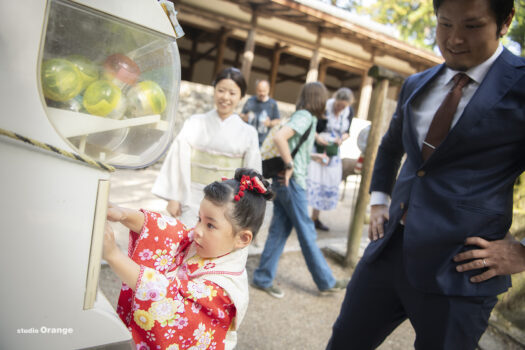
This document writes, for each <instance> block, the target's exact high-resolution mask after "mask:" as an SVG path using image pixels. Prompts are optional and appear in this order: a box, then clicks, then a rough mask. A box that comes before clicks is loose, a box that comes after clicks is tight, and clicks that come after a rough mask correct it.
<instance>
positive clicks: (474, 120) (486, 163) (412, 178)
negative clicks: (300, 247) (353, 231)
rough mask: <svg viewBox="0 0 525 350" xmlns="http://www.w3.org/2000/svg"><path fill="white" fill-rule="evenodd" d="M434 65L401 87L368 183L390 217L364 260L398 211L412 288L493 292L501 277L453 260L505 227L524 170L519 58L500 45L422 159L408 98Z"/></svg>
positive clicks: (375, 251) (523, 78)
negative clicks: (384, 198)
mask: <svg viewBox="0 0 525 350" xmlns="http://www.w3.org/2000/svg"><path fill="white" fill-rule="evenodd" d="M443 68H444V65H443V64H442V65H439V66H436V67H433V68H431V69H428V70H426V71H424V72H421V73H418V74H415V75H413V76H410V77H409V78H408V79H407V80H406V81H405V83H404V85H403V87H402V89H401V92H400V96H399V101H398V105H397V108H396V112H395V114H394V116H393V118H392V121H391V123H390V126H389V129H388V131H387V132H386V134H385V136H384V137H383V139H382V142H381V145H380V146H379V150H378V155H377V159H376V162H375V167H374V172H373V177H372V184H371V188H370V189H371V191H381V192H385V193H388V194H391V197H392V202H391V206H390V220H389V221H388V222H387V223H386V224H385V237H384V238H383V239H379V240H377V241H375V242H371V243H370V244H369V246H368V247H367V249H366V251H365V254H364V256H363V259H364V261H365V262H372V261H374V260H375V259H376V258H377V257H378V255H379V253H380V252H381V251H382V249H383V248H384V247H385V246H386V243H387V242H388V240H389V239H390V237H391V236H392V233H393V232H394V230H395V228H396V226H397V225H398V223H399V221H400V219H401V217H402V215H403V212H404V211H405V210H407V217H406V221H405V229H404V244H403V257H404V266H405V270H406V273H407V276H408V279H409V281H410V283H411V285H412V286H413V287H415V288H417V289H419V290H422V291H425V292H428V293H438V294H443V295H462V296H491V295H496V294H499V293H501V292H503V291H505V290H507V289H508V287H509V286H510V277H509V276H498V277H494V278H491V279H489V280H488V281H486V282H482V283H472V282H470V281H469V277H470V276H472V275H475V274H479V273H481V271H480V270H475V271H473V272H467V273H465V272H463V273H460V272H457V271H456V269H455V268H456V266H457V263H455V262H454V261H453V260H452V258H453V257H454V256H455V255H456V254H458V253H459V252H461V251H464V250H465V249H473V248H474V247H465V246H464V241H465V239H466V238H467V237H469V236H480V237H483V238H485V239H487V240H497V239H502V238H503V237H504V236H505V234H506V233H507V232H508V230H509V228H510V225H511V222H512V200H513V185H514V183H515V180H516V178H517V177H518V176H519V175H520V174H521V173H522V172H523V171H524V170H525V59H523V58H520V57H517V56H514V55H513V54H512V53H510V52H509V51H508V50H506V49H504V50H503V52H502V53H501V55H500V56H499V57H498V58H497V60H496V61H495V62H494V64H493V65H492V67H491V68H490V70H489V72H488V73H487V75H486V77H485V79H484V80H483V82H482V83H481V85H480V86H479V88H478V90H477V91H476V93H475V94H474V96H473V97H472V99H471V100H470V102H469V103H468V105H467V106H466V108H465V110H464V112H463V114H462V115H461V117H460V119H459V121H458V123H457V124H456V125H455V126H454V127H453V128H452V129H451V131H450V132H449V134H448V135H447V137H446V139H445V140H444V141H443V142H442V144H441V145H439V147H438V148H437V149H436V150H435V151H434V153H433V154H432V155H431V156H430V158H429V159H428V160H427V161H423V159H422V156H421V150H420V146H419V145H418V144H417V136H416V132H415V129H414V122H413V118H414V115H413V113H412V111H411V102H412V101H413V100H414V98H415V97H416V96H418V94H420V93H421V92H423V91H425V87H426V86H427V84H428V83H429V82H430V81H432V79H433V78H434V77H435V76H436V75H437V74H438V73H439V72H440V71H441V70H442V69H443ZM437 107H438V106H436V109H437ZM405 153H406V161H405V162H404V164H403V167H402V169H401V171H400V173H399V175H398V176H397V180H396V175H397V174H398V169H399V165H400V161H401V158H402V156H403V155H404V154H405Z"/></svg>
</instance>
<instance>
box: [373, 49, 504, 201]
mask: <svg viewBox="0 0 525 350" xmlns="http://www.w3.org/2000/svg"><path fill="white" fill-rule="evenodd" d="M501 52H503V46H502V45H501V44H500V45H499V46H498V48H497V49H496V51H495V52H494V53H493V54H492V56H490V57H489V59H487V60H486V61H485V62H483V63H481V64H479V65H477V66H476V67H473V68H471V69H469V70H467V71H466V72H460V71H456V70H453V69H450V68H448V67H445V69H443V71H442V72H441V73H439V74H438V75H437V76H436V78H435V79H433V80H432V81H431V82H430V83H429V84H428V85H427V87H426V88H425V91H423V92H422V93H421V94H420V95H419V96H418V97H416V98H415V99H414V101H412V111H413V117H414V118H413V120H414V129H415V131H416V135H417V141H418V145H419V147H420V148H421V147H422V146H423V141H424V140H425V138H426V136H427V132H428V129H429V127H430V123H432V119H433V118H434V114H435V113H436V110H437V108H436V106H439V105H441V102H443V100H444V99H445V97H446V95H447V94H448V92H449V91H450V89H451V88H452V86H453V85H454V83H453V81H452V78H453V77H454V76H455V75H456V74H457V73H465V74H466V75H468V76H469V78H470V79H472V81H471V82H470V84H468V85H467V86H466V87H464V88H463V95H462V96H461V99H460V100H459V105H458V108H457V110H456V113H455V114H454V119H453V120H452V125H451V128H453V127H454V126H455V125H456V123H457V122H458V120H459V118H460V117H461V115H462V114H463V110H464V109H465V107H466V106H467V104H468V103H469V102H470V100H471V98H472V96H474V93H475V92H476V90H477V89H478V87H479V86H480V84H481V82H483V79H485V76H486V75H487V73H488V71H489V69H490V67H491V66H492V64H493V63H494V61H496V59H497V58H498V56H499V55H500V54H501ZM389 203H390V197H389V196H388V194H386V193H384V192H379V191H372V193H371V196H370V205H379V204H385V205H388V204H389Z"/></svg>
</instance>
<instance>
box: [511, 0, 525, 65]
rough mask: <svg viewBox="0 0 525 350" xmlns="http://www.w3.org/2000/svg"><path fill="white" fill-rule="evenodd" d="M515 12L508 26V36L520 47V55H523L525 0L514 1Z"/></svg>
mask: <svg viewBox="0 0 525 350" xmlns="http://www.w3.org/2000/svg"><path fill="white" fill-rule="evenodd" d="M515 7H516V14H515V15H514V21H513V22H512V26H511V27H510V31H509V37H510V39H512V41H515V42H517V43H518V44H519V45H520V47H521V56H525V0H519V1H516V2H515Z"/></svg>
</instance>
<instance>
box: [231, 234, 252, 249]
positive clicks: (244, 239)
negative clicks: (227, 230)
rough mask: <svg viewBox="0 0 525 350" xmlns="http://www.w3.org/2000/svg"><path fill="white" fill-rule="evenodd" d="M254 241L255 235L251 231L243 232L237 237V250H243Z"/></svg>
mask: <svg viewBox="0 0 525 350" xmlns="http://www.w3.org/2000/svg"><path fill="white" fill-rule="evenodd" d="M252 239H253V233H252V231H250V230H242V231H241V232H239V233H237V235H236V236H235V249H241V248H244V247H246V246H248V245H249V244H250V243H251V242H252Z"/></svg>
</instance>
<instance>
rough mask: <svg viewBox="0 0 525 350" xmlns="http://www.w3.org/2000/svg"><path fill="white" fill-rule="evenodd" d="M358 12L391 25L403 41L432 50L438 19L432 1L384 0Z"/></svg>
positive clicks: (360, 8) (359, 8)
mask: <svg viewBox="0 0 525 350" xmlns="http://www.w3.org/2000/svg"><path fill="white" fill-rule="evenodd" d="M358 12H359V13H363V14H368V15H370V17H371V18H372V19H373V20H375V21H377V22H379V23H383V24H390V25H392V26H393V27H394V28H396V29H397V30H398V31H399V34H400V36H401V39H403V40H406V41H408V42H411V43H412V44H414V45H417V46H419V47H423V48H427V49H432V48H433V47H434V46H435V44H436V41H435V36H436V30H435V28H436V17H435V15H434V8H433V6H432V0H418V1H415V0H412V1H399V0H382V1H377V2H375V3H374V4H372V5H370V6H369V7H363V6H360V7H358Z"/></svg>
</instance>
